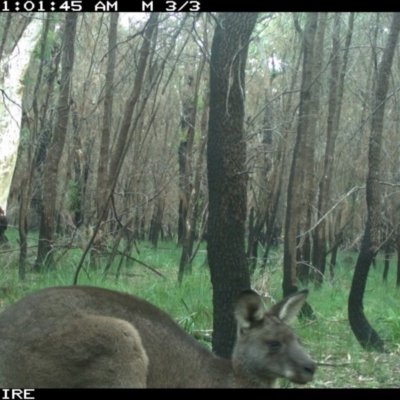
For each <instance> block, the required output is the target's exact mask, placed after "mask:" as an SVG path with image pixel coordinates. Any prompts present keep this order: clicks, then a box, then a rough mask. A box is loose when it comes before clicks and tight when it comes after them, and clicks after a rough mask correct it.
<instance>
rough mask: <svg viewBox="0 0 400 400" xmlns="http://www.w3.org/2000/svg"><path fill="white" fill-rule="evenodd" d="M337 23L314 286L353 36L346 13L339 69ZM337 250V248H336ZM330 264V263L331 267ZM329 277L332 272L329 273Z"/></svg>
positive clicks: (321, 263)
mask: <svg viewBox="0 0 400 400" xmlns="http://www.w3.org/2000/svg"><path fill="white" fill-rule="evenodd" d="M340 20H341V13H336V15H335V22H334V32H333V38H332V56H331V60H332V61H331V78H330V89H329V100H328V121H327V128H326V145H325V157H324V168H323V172H322V178H321V180H320V182H319V197H318V219H319V218H323V219H322V221H321V222H320V224H319V225H317V227H316V229H315V233H314V241H313V266H314V267H315V268H316V269H317V270H318V271H319V273H318V274H317V275H316V284H317V285H320V284H321V283H322V280H323V277H324V274H325V263H326V255H327V254H326V252H327V237H326V228H327V226H326V220H325V218H324V216H325V214H326V213H327V212H328V209H329V203H330V199H331V194H330V191H331V182H332V179H333V166H334V156H335V145H336V138H337V135H338V132H339V121H340V111H341V106H342V99H343V87H344V78H345V75H346V69H347V60H348V55H349V49H350V44H351V39H352V34H353V23H354V13H350V16H349V23H348V30H347V35H346V43H345V52H344V55H343V62H342V67H341V68H340V51H341V48H340ZM336 251H337V249H336ZM331 265H332V264H331ZM331 271H332V269H331ZM331 275H332V273H331Z"/></svg>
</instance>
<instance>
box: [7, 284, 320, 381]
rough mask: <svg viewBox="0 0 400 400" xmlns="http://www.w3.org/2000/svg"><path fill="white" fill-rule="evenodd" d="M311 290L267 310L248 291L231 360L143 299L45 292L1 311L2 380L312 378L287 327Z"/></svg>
mask: <svg viewBox="0 0 400 400" xmlns="http://www.w3.org/2000/svg"><path fill="white" fill-rule="evenodd" d="M306 295H307V294H306V293H305V292H303V293H301V292H300V294H297V295H295V296H292V297H291V298H289V299H285V300H284V301H282V302H280V303H278V304H277V305H276V306H274V307H273V308H272V309H271V310H269V311H267V312H264V311H263V310H262V304H261V300H260V299H259V297H258V295H256V294H255V293H254V292H251V291H246V292H244V293H243V294H242V295H241V296H240V298H239V300H238V303H237V305H236V311H235V314H236V318H237V320H238V339H237V343H236V346H235V350H234V353H233V358H232V360H225V359H222V358H219V357H216V356H215V355H214V354H213V353H212V352H210V351H209V350H208V349H206V348H205V347H204V346H202V345H201V344H199V343H198V342H197V341H196V340H195V339H193V338H192V337H191V336H190V335H188V334H187V333H186V332H185V331H183V330H182V329H181V328H180V327H179V326H178V325H177V324H176V323H175V322H174V321H173V320H172V319H171V318H170V317H169V316H168V315H167V314H165V313H164V312H163V311H161V310H159V309H158V308H157V307H154V306H153V305H151V304H150V303H148V302H146V301H144V300H142V299H139V298H137V297H134V296H131V295H127V294H123V293H119V292H115V291H111V290H106V289H101V288H95V287H84V286H81V287H80V286H73V287H55V288H49V289H44V290H41V291H39V292H36V293H33V294H30V295H28V296H26V297H25V298H23V299H21V300H20V301H18V302H16V303H15V304H14V305H12V306H11V307H9V308H8V309H7V310H5V311H4V312H3V313H1V314H0V386H1V387H10V388H16V387H18V388H26V387H33V388H37V387H53V388H54V387H65V388H68V387H75V388H78V387H110V388H113V387H114V388H115V387H127V388H133V387H235V386H236V387H263V386H264V387H271V386H273V385H274V384H275V380H276V378H278V377H285V378H287V379H289V380H292V381H293V382H297V383H306V382H309V381H310V380H311V379H312V377H313V374H314V371H315V363H314V362H313V361H312V360H311V358H310V357H309V356H308V354H307V353H306V352H305V351H304V350H303V349H302V348H301V347H300V345H299V344H298V341H297V336H296V335H295V333H294V332H293V331H292V330H291V329H290V328H289V327H288V326H287V325H286V324H285V319H286V318H288V315H289V314H290V313H291V314H294V315H296V313H297V311H298V308H299V306H300V303H301V304H302V303H304V299H305V296H306ZM294 305H295V306H294ZM300 307H301V306H300ZM289 310H291V311H289ZM289 319H290V318H289Z"/></svg>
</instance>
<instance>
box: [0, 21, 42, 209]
mask: <svg viewBox="0 0 400 400" xmlns="http://www.w3.org/2000/svg"><path fill="white" fill-rule="evenodd" d="M18 17H19V16H18ZM10 18H11V17H10ZM13 18H17V17H16V16H14V15H13ZM22 18H23V19H24V21H26V22H25V25H24V28H25V29H24V30H23V31H22V32H21V36H20V38H19V40H18V43H17V42H15V44H14V46H13V48H12V50H11V52H10V54H9V56H8V57H4V53H5V51H4V45H2V56H3V58H2V59H1V66H0V67H1V74H0V84H1V88H2V91H3V94H4V95H3V96H2V101H1V102H0V176H1V179H0V208H1V209H3V211H4V213H6V212H7V201H8V195H9V192H10V186H11V180H12V177H13V174H14V169H15V162H16V160H17V153H18V145H19V137H20V126H19V124H20V122H21V117H22V107H21V103H22V94H23V81H24V75H25V71H26V68H27V67H28V65H29V60H30V56H31V52H32V51H33V50H34V48H35V44H36V41H37V39H38V37H39V32H40V28H41V25H42V21H41V20H40V19H39V18H33V19H30V18H25V17H24V16H22ZM31 21H32V22H31ZM10 23H11V22H10ZM29 23H30V25H28V26H27V25H26V24H29ZM6 33H7V31H5V32H4V35H5V34H6ZM4 40H5V39H4ZM17 44H18V46H17Z"/></svg>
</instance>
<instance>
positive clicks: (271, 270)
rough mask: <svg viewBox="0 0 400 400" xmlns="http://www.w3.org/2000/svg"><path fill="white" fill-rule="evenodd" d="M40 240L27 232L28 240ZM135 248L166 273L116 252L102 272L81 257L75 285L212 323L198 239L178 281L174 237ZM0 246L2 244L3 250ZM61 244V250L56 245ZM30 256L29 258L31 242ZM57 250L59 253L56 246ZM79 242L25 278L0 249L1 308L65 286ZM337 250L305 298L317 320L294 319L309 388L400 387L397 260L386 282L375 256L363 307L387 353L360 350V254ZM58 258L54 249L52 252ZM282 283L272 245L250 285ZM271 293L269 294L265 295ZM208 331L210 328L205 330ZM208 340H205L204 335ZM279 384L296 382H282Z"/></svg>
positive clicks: (197, 325)
mask: <svg viewBox="0 0 400 400" xmlns="http://www.w3.org/2000/svg"><path fill="white" fill-rule="evenodd" d="M9 238H10V246H11V248H14V249H18V244H17V242H16V239H15V237H13V235H9ZM36 240H37V239H36V238H35V237H34V236H32V237H31V243H30V244H31V245H32V246H34V245H35V241H36ZM139 248H140V254H137V252H136V251H135V250H133V252H132V256H133V257H135V258H137V259H138V260H140V261H142V262H144V263H146V264H147V265H149V266H151V267H152V268H155V269H156V270H157V271H158V272H160V273H161V274H162V275H163V277H160V276H158V275H156V274H154V273H153V272H152V271H150V270H149V269H147V268H146V267H144V266H142V265H140V264H138V263H133V265H132V266H130V267H126V266H125V263H124V266H123V268H122V270H121V274H120V276H119V278H118V279H117V277H116V269H117V265H118V262H119V258H118V257H117V258H116V261H115V262H114V265H113V266H112V268H111V270H110V273H109V274H108V275H107V277H104V276H103V274H102V273H101V272H99V271H96V270H94V269H93V268H92V267H91V266H90V263H89V262H88V263H86V265H85V267H84V270H83V271H81V274H80V277H79V284H83V285H93V286H101V287H106V288H110V289H115V290H119V291H123V292H127V293H131V294H135V295H137V296H140V297H143V298H145V299H146V300H148V301H150V302H151V303H153V304H155V305H156V306H158V307H159V308H161V309H163V310H165V311H166V312H167V313H168V314H169V315H171V317H172V318H174V319H175V321H177V323H179V324H180V325H181V326H182V327H183V328H184V329H185V330H187V331H188V332H189V333H191V334H194V335H195V336H196V337H199V336H201V337H203V336H204V332H207V333H208V332H209V331H210V330H211V328H212V302H211V284H210V277H209V272H208V269H207V267H206V266H205V260H206V251H205V247H204V246H203V247H202V248H201V250H200V251H199V253H198V255H197V257H196V259H195V261H194V264H193V273H192V274H191V275H187V276H186V277H185V279H184V282H183V284H182V285H181V286H179V285H177V275H178V265H179V258H180V252H181V250H180V248H177V247H176V245H175V244H173V243H160V245H159V248H158V249H157V250H153V249H152V248H151V246H150V244H148V243H140V244H139ZM0 251H1V250H0ZM62 251H63V250H62V249H60V250H59V252H62ZM30 254H31V255H30V257H29V259H28V261H29V263H30V264H33V261H34V257H35V249H34V248H32V249H31V253H30ZM57 254H59V253H57ZM81 254H82V250H81V249H72V250H69V251H68V252H67V253H66V254H65V256H64V257H63V258H61V259H60V260H59V262H58V263H57V265H56V266H54V268H53V269H52V270H51V271H48V272H46V273H41V274H36V273H32V272H30V271H28V273H27V277H26V280H25V281H24V282H20V281H19V280H18V271H17V261H18V251H15V252H8V253H2V254H1V256H2V258H3V259H4V260H5V261H4V263H3V268H2V269H1V271H0V308H4V307H6V306H7V305H8V304H11V303H13V302H14V301H16V300H17V299H19V298H21V297H23V296H24V295H25V294H27V293H29V292H32V291H35V290H38V289H40V288H43V287H49V286H57V285H69V284H71V282H72V279H73V276H74V273H75V268H76V265H77V263H78V261H79V259H80V256H81ZM350 256H351V259H352V261H351V260H350V261H349V259H350V257H349V253H345V254H341V255H340V258H339V262H338V266H337V268H336V271H335V279H334V280H333V281H330V280H329V279H327V280H326V281H325V282H324V284H323V286H322V288H321V289H320V290H315V289H314V288H313V286H312V285H310V287H309V289H310V295H309V298H308V302H309V304H310V305H311V307H312V308H313V310H314V312H315V315H316V317H317V318H316V320H314V321H301V320H298V321H296V322H295V323H294V325H293V327H294V329H295V330H296V331H297V333H298V334H299V336H300V337H301V338H302V343H303V346H304V347H305V348H306V349H307V350H308V351H309V352H310V354H311V355H312V357H313V358H314V359H315V360H317V361H318V362H319V363H321V364H322V365H320V367H319V369H318V371H317V373H316V376H315V380H314V382H312V383H310V384H308V385H306V386H307V387H320V388H321V387H328V388H330V387H400V380H399V378H398V377H399V376H400V346H399V343H400V307H399V304H400V289H396V287H395V274H396V271H395V260H392V262H391V264H392V265H391V268H390V271H389V277H388V283H387V284H383V283H382V270H383V261H382V260H379V259H378V262H377V267H376V269H374V268H372V267H371V271H370V274H369V278H368V283H367V287H366V292H365V296H364V312H365V315H366V316H367V318H368V320H369V322H370V323H371V325H372V326H373V327H374V329H375V330H376V331H377V332H378V333H379V335H380V336H381V338H382V339H383V340H384V341H385V344H386V347H387V350H388V353H387V354H379V353H375V352H366V351H364V350H363V349H362V348H361V347H360V345H359V344H358V342H357V340H356V339H355V338H354V335H353V333H352V332H351V329H350V327H349V323H348V318H347V300H348V294H349V290H350V285H351V279H352V274H353V270H354V264H355V261H356V258H357V254H356V253H353V254H350ZM56 259H57V255H56ZM281 282H282V253H281V252H280V251H277V250H275V252H274V253H272V254H271V262H270V264H268V265H267V268H266V270H265V271H263V272H261V271H256V273H255V276H254V277H253V286H254V287H255V288H256V289H257V290H258V291H259V292H261V293H262V294H265V295H266V296H267V300H266V305H267V306H269V305H270V304H271V302H274V301H276V300H279V299H280V297H281ZM268 299H269V300H268ZM205 336H207V335H205ZM205 344H206V345H207V346H210V343H209V342H208V341H206V342H205ZM282 386H284V387H293V386H295V385H293V384H291V383H287V382H282Z"/></svg>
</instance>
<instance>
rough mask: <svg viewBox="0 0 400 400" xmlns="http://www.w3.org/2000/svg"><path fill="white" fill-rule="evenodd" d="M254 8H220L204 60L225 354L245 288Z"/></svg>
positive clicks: (212, 225)
mask: <svg viewBox="0 0 400 400" xmlns="http://www.w3.org/2000/svg"><path fill="white" fill-rule="evenodd" d="M256 19H257V14H256V13H222V14H220V16H219V20H218V24H217V26H216V28H215V33H214V39H213V43H212V49H211V61H210V64H211V65H210V119H209V125H208V148H207V161H208V187H209V217H208V232H207V245H208V247H207V248H208V262H209V266H210V272H211V282H212V285H213V306H214V318H213V326H214V335H213V350H214V351H215V352H216V354H218V355H219V356H222V357H230V356H231V353H232V348H233V345H234V341H235V337H236V323H235V320H234V315H233V310H232V303H233V301H234V299H235V298H236V296H237V295H238V293H239V292H240V291H241V290H243V289H248V288H249V287H250V276H249V270H248V267H247V262H246V253H245V221H246V186H247V173H246V144H245V141H244V132H243V131H244V129H243V121H244V100H245V99H244V95H245V93H246V90H245V66H246V59H247V52H248V44H249V39H250V35H251V32H252V31H253V28H254V25H255V22H256Z"/></svg>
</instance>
